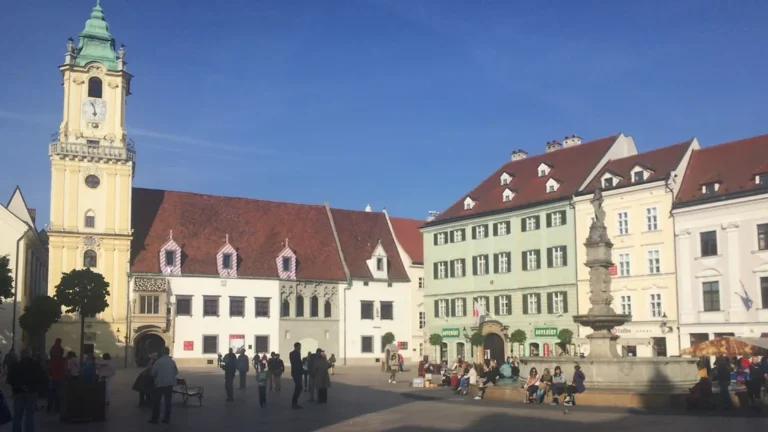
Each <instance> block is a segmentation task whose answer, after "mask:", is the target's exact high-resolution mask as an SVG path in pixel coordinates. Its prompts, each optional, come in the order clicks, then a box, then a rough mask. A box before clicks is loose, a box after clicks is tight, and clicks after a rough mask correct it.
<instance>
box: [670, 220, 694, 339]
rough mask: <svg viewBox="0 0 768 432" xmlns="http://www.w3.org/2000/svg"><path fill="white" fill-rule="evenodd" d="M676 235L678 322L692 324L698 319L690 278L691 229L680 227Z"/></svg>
mask: <svg viewBox="0 0 768 432" xmlns="http://www.w3.org/2000/svg"><path fill="white" fill-rule="evenodd" d="M675 236H676V237H677V257H676V261H677V265H678V267H677V301H678V302H680V316H679V317H678V320H679V322H680V324H694V323H697V322H698V321H699V316H698V314H697V313H696V310H697V309H696V308H694V305H693V297H694V295H693V293H694V286H693V285H692V283H693V281H692V279H691V277H692V275H691V260H692V259H693V257H692V256H691V230H690V229H682V230H680V231H678V232H676V233H675Z"/></svg>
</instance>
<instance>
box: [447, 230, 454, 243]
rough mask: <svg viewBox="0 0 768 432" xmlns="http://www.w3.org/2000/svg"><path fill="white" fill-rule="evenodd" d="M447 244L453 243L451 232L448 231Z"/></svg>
mask: <svg viewBox="0 0 768 432" xmlns="http://www.w3.org/2000/svg"><path fill="white" fill-rule="evenodd" d="M448 243H453V231H448Z"/></svg>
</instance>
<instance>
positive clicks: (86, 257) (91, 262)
mask: <svg viewBox="0 0 768 432" xmlns="http://www.w3.org/2000/svg"><path fill="white" fill-rule="evenodd" d="M97 263H98V262H97V260H96V251H95V250H93V249H88V250H87V251H85V253H84V254H83V267H85V268H91V267H96V264H97Z"/></svg>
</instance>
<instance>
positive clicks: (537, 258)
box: [533, 249, 543, 268]
mask: <svg viewBox="0 0 768 432" xmlns="http://www.w3.org/2000/svg"><path fill="white" fill-rule="evenodd" d="M533 253H534V254H536V265H537V266H538V267H537V268H541V267H543V266H542V265H541V249H536V250H534V251H533Z"/></svg>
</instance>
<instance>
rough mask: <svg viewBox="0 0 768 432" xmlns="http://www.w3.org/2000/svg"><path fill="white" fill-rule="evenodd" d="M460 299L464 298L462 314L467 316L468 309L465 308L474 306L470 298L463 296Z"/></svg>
mask: <svg viewBox="0 0 768 432" xmlns="http://www.w3.org/2000/svg"><path fill="white" fill-rule="evenodd" d="M462 300H464V307H463V309H464V310H462V312H463V315H462V316H467V314H469V311H467V309H469V308H470V307H474V305H473V304H472V302H471V301H470V300H472V299H466V298H463V299H462Z"/></svg>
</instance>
